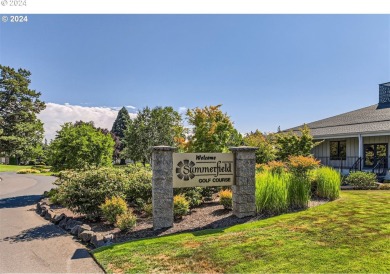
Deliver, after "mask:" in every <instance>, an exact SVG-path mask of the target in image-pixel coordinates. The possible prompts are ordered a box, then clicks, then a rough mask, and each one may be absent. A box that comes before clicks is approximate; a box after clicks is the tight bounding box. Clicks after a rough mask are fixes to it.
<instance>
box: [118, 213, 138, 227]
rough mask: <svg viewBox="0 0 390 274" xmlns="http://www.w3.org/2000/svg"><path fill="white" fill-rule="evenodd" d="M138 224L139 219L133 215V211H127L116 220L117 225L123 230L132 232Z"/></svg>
mask: <svg viewBox="0 0 390 274" xmlns="http://www.w3.org/2000/svg"><path fill="white" fill-rule="evenodd" d="M136 223H137V217H136V216H135V215H134V214H133V211H132V210H131V209H128V210H126V211H125V212H124V213H122V214H120V215H118V216H117V218H116V222H115V225H116V226H117V227H118V228H119V229H120V230H121V231H123V230H130V229H132V228H133V227H134V226H135V225H136Z"/></svg>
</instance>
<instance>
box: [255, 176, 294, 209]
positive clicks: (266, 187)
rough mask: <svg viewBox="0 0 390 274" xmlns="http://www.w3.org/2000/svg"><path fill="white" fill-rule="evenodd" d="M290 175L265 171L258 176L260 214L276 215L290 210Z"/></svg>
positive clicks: (257, 200)
mask: <svg viewBox="0 0 390 274" xmlns="http://www.w3.org/2000/svg"><path fill="white" fill-rule="evenodd" d="M289 177H290V175H289V174H288V173H282V174H274V173H271V172H269V171H264V172H262V173H259V174H257V175H256V209H257V212H258V213H265V214H270V215H276V214H280V213H283V212H286V211H287V209H288V202H287V197H288V184H289Z"/></svg>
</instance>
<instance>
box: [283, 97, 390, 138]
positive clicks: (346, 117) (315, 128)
mask: <svg viewBox="0 0 390 274" xmlns="http://www.w3.org/2000/svg"><path fill="white" fill-rule="evenodd" d="M302 126H303V125H301V126H298V127H294V128H291V129H288V130H285V131H295V132H297V131H298V130H299V128H301V127H302ZM307 126H308V127H309V128H310V131H311V134H312V135H313V137H314V138H316V137H321V138H326V137H329V138H330V137H334V136H338V135H340V136H342V135H358V134H365V133H372V134H377V133H389V135H390V108H378V104H376V105H372V106H369V107H365V108H361V109H358V110H354V111H350V112H347V113H343V114H340V115H336V116H333V117H330V118H326V119H322V120H319V121H315V122H312V123H308V124H307Z"/></svg>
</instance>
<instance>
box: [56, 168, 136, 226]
mask: <svg viewBox="0 0 390 274" xmlns="http://www.w3.org/2000/svg"><path fill="white" fill-rule="evenodd" d="M128 182H129V175H128V174H127V173H126V172H125V171H124V170H121V169H116V168H107V167H103V168H99V169H91V170H87V171H80V172H77V171H62V172H61V173H60V174H59V178H58V179H57V181H56V182H55V184H57V185H58V198H59V201H60V202H61V204H62V205H63V206H66V207H68V208H69V209H70V210H72V211H73V212H74V213H81V214H85V215H86V217H87V218H90V219H95V218H98V217H100V216H101V209H100V207H99V206H100V205H101V204H103V203H104V202H105V200H106V198H111V197H114V196H116V197H124V196H125V190H126V186H127V184H128Z"/></svg>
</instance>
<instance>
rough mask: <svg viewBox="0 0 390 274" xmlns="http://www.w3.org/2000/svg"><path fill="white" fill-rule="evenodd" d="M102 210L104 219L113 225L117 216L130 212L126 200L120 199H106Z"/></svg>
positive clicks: (101, 207)
mask: <svg viewBox="0 0 390 274" xmlns="http://www.w3.org/2000/svg"><path fill="white" fill-rule="evenodd" d="M100 209H101V210H102V213H103V217H104V218H105V219H106V220H107V221H108V222H109V223H111V224H113V223H115V221H116V217H117V216H119V215H121V214H123V213H125V212H126V211H128V208H127V204H126V202H125V200H123V199H122V198H120V197H112V198H106V200H105V202H104V203H103V204H102V205H101V206H100Z"/></svg>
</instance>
